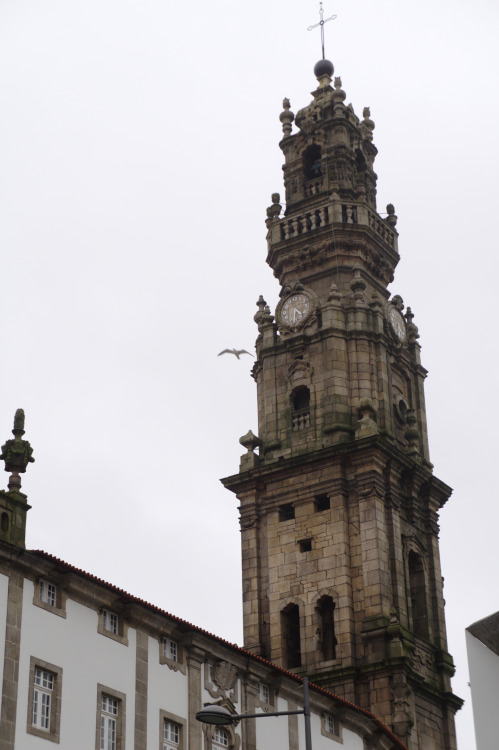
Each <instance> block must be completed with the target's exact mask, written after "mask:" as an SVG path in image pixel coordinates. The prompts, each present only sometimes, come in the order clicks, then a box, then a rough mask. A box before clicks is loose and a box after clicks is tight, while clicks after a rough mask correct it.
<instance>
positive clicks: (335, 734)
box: [321, 711, 343, 742]
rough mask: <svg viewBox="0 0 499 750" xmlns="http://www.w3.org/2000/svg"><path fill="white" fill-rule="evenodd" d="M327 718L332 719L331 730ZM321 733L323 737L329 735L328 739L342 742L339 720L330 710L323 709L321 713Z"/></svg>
mask: <svg viewBox="0 0 499 750" xmlns="http://www.w3.org/2000/svg"><path fill="white" fill-rule="evenodd" d="M329 719H332V720H333V731H331V730H330V728H328V723H329V721H328V720H329ZM321 734H322V735H323V736H324V737H329V739H331V740H335V742H343V734H342V725H341V722H340V720H339V718H338V717H337V716H336V715H335V714H333V713H331V712H330V711H324V712H323V713H321Z"/></svg>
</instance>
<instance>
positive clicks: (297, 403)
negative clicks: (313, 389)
mask: <svg viewBox="0 0 499 750" xmlns="http://www.w3.org/2000/svg"><path fill="white" fill-rule="evenodd" d="M291 403H292V405H293V430H303V429H305V428H306V427H310V391H309V390H308V388H307V387H306V386H304V385H302V386H300V387H299V388H296V390H294V391H293V393H292V394H291Z"/></svg>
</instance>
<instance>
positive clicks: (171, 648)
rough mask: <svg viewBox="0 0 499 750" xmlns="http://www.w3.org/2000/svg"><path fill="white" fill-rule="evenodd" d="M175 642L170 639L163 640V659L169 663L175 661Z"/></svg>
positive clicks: (176, 652)
mask: <svg viewBox="0 0 499 750" xmlns="http://www.w3.org/2000/svg"><path fill="white" fill-rule="evenodd" d="M177 654H178V648H177V641H172V639H171V638H163V656H164V658H165V659H170V660H171V661H177Z"/></svg>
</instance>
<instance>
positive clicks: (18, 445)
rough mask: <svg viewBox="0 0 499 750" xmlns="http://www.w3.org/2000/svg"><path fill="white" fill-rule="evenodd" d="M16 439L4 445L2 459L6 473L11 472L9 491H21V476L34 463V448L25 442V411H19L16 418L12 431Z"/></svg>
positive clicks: (0, 456) (0, 457)
mask: <svg viewBox="0 0 499 750" xmlns="http://www.w3.org/2000/svg"><path fill="white" fill-rule="evenodd" d="M12 433H13V435H14V438H13V439H12V438H11V439H10V440H7V441H6V443H5V445H2V454H1V455H0V459H2V461H5V471H9V472H11V477H10V480H9V490H17V491H18V490H19V489H20V488H21V478H20V477H19V474H24V472H25V471H26V467H27V466H28V464H29V463H33V462H34V460H35V459H34V458H33V448H32V447H31V445H30V444H29V442H28V441H27V440H23V439H22V436H23V435H24V410H23V409H18V410H17V411H16V414H15V417H14V428H13V430H12Z"/></svg>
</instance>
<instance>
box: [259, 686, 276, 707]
mask: <svg viewBox="0 0 499 750" xmlns="http://www.w3.org/2000/svg"><path fill="white" fill-rule="evenodd" d="M260 685H262V686H264V687H266V688H267V690H268V692H269V699H268V701H265V700H263V699H262V695H261V692H260ZM275 697H276V693H275V690H274V688H273V687H272V685H270V684H269V683H268V682H265V681H264V680H259V681H258V685H257V687H256V700H255V706H256V707H257V708H261V709H262V710H263V711H268V710H269V709H273V710H275Z"/></svg>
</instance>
